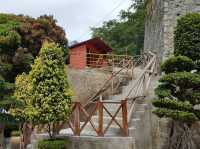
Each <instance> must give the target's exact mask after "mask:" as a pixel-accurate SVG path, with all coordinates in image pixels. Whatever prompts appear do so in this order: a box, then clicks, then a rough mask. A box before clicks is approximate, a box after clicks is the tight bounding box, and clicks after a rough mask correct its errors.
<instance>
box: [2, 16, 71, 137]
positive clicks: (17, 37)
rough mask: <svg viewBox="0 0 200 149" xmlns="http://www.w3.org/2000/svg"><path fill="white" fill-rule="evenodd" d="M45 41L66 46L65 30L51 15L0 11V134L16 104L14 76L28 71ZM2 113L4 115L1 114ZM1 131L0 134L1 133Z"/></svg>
mask: <svg viewBox="0 0 200 149" xmlns="http://www.w3.org/2000/svg"><path fill="white" fill-rule="evenodd" d="M44 41H54V42H57V43H58V44H60V45H61V46H62V47H63V51H65V52H66V50H65V47H66V45H67V39H66V37H65V32H64V30H63V29H62V28H61V27H59V26H58V25H57V24H56V20H54V18H53V17H52V16H46V15H44V16H41V17H39V18H36V19H35V18H31V17H28V16H23V15H13V14H1V13H0V82H1V84H0V88H1V91H0V97H1V98H0V125H2V126H0V133H1V134H3V128H4V127H3V126H4V124H5V123H6V122H7V121H6V120H7V118H8V115H9V113H8V112H7V111H8V110H9V108H10V107H11V106H13V105H16V103H15V100H14V98H13V90H14V81H15V77H16V76H17V75H18V74H21V73H22V72H29V71H30V68H31V67H30V65H31V64H32V63H33V61H34V58H35V57H36V56H37V55H38V53H39V50H40V48H41V45H42V43H43V42H44ZM3 116H4V117H3ZM1 134H0V135H1Z"/></svg>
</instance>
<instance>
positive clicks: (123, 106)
mask: <svg viewBox="0 0 200 149" xmlns="http://www.w3.org/2000/svg"><path fill="white" fill-rule="evenodd" d="M105 104H106V105H109V104H112V105H113V104H114V105H115V106H118V108H117V110H116V112H115V113H111V112H110V109H108V108H107V107H106V106H105ZM91 105H92V110H91V109H90V110H88V109H86V108H85V106H83V105H82V104H81V103H80V102H75V103H74V105H73V108H72V114H71V118H70V120H69V122H68V124H69V127H70V128H71V130H72V131H73V134H74V135H75V136H80V135H81V133H82V132H83V130H84V128H85V127H86V125H87V124H88V123H90V125H91V128H92V130H93V132H94V133H95V134H96V135H97V136H104V135H105V134H106V132H107V131H108V130H109V128H110V126H111V124H112V123H116V126H118V127H119V128H120V131H121V133H122V134H123V135H124V136H128V118H127V100H121V101H120V102H106V101H97V102H92V103H91ZM104 112H105V113H107V115H108V117H110V118H111V119H110V121H109V122H108V124H107V126H105V125H104V119H103V116H104ZM120 112H121V114H122V124H120V122H119V121H118V120H117V119H116V116H117V115H118V114H119V113H120ZM94 114H96V116H97V118H98V126H95V124H94V122H93V121H92V116H94Z"/></svg>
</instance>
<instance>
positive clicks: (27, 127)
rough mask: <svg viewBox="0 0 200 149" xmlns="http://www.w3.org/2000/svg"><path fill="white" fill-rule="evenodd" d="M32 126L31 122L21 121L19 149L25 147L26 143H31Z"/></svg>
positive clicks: (24, 148)
mask: <svg viewBox="0 0 200 149" xmlns="http://www.w3.org/2000/svg"><path fill="white" fill-rule="evenodd" d="M32 131H33V127H32V125H31V124H28V123H26V122H25V123H23V124H22V126H21V142H20V149H26V147H27V145H28V144H30V143H31V134H32Z"/></svg>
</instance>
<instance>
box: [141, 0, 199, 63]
mask: <svg viewBox="0 0 200 149" xmlns="http://www.w3.org/2000/svg"><path fill="white" fill-rule="evenodd" d="M190 12H199V13H200V0H149V2H148V4H147V13H148V14H147V18H146V25H145V42H144V50H145V51H147V50H152V51H155V52H157V53H158V54H159V56H160V58H161V59H165V58H167V57H168V56H169V55H170V54H171V53H173V51H174V28H175V27H176V24H177V19H178V18H179V17H181V16H183V15H185V14H186V13H190Z"/></svg>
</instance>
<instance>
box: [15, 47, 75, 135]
mask: <svg viewBox="0 0 200 149" xmlns="http://www.w3.org/2000/svg"><path fill="white" fill-rule="evenodd" d="M71 94H72V91H71V90H70V86H69V84H68V81H67V76H66V70H65V63H64V52H63V50H62V49H61V48H60V47H59V46H58V45H56V44H54V43H45V44H44V46H43V47H42V49H41V50H40V54H39V57H37V58H36V59H35V61H34V64H33V65H32V69H31V71H30V73H29V74H28V75H26V74H22V75H20V76H18V77H17V79H16V90H15V96H16V98H17V99H18V100H19V101H21V102H23V104H24V106H23V107H21V108H14V109H12V110H11V112H12V114H13V115H14V116H15V117H17V118H18V119H21V120H24V121H26V122H31V123H44V124H48V125H49V126H51V124H53V123H56V122H59V121H63V120H67V119H68V117H69V114H70V112H71ZM52 133H53V131H52V128H51V127H50V128H49V134H50V137H53V134H52Z"/></svg>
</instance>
